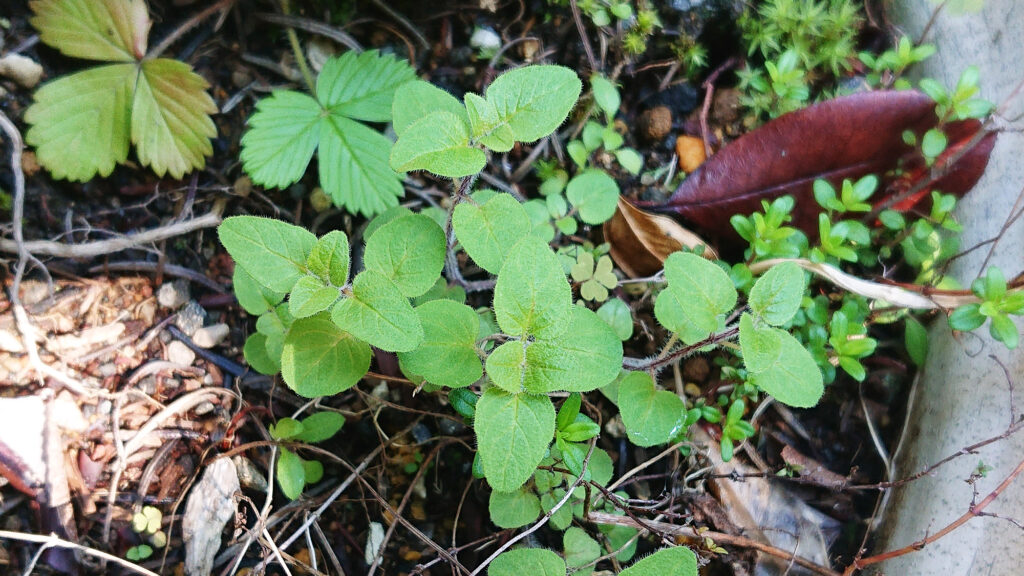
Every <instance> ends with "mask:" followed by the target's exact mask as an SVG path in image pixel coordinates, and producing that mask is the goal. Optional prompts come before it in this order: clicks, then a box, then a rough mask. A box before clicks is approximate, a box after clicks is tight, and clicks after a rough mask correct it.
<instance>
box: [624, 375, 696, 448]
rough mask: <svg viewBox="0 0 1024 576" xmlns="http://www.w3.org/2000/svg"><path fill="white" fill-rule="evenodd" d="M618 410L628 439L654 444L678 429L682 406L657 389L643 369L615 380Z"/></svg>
mask: <svg viewBox="0 0 1024 576" xmlns="http://www.w3.org/2000/svg"><path fill="white" fill-rule="evenodd" d="M618 403H619V412H620V413H621V414H622V424H623V425H624V426H625V427H626V434H627V435H628V436H629V440H630V442H632V443H634V444H636V445H637V446H644V447H646V446H655V445H657V444H664V443H666V442H668V441H669V440H670V439H671V438H672V437H673V436H675V435H676V434H678V433H679V432H680V429H681V427H682V425H683V420H684V418H685V412H686V406H685V405H684V404H683V401H682V400H680V399H679V396H676V395H675V394H673V393H672V392H668V391H665V390H657V389H655V387H654V380H652V379H651V377H650V375H648V374H647V373H646V372H630V373H629V374H628V375H627V376H626V377H625V378H623V379H622V381H621V382H619V393H618Z"/></svg>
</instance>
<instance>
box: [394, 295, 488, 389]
mask: <svg viewBox="0 0 1024 576" xmlns="http://www.w3.org/2000/svg"><path fill="white" fill-rule="evenodd" d="M416 314H417V315H418V316H419V319H420V323H421V324H422V325H423V343H422V344H420V345H419V346H417V347H416V348H415V349H414V350H412V351H410V352H400V353H399V354H398V357H399V359H401V361H402V366H404V367H405V368H408V369H409V370H410V371H412V372H413V373H415V374H417V375H419V376H422V377H423V378H425V379H426V380H427V381H428V382H431V383H433V384H438V385H441V386H449V387H451V388H457V387H461V386H469V385H470V384H472V383H473V382H476V381H477V380H479V379H480V376H481V375H482V374H483V369H482V368H481V366H480V357H479V356H477V353H476V346H475V344H476V337H477V332H478V331H479V330H480V321H479V320H478V319H477V316H476V312H474V311H473V309H472V308H470V307H469V306H466V305H465V304H460V303H458V302H455V301H452V300H432V301H430V302H427V303H425V304H421V305H419V306H417V307H416Z"/></svg>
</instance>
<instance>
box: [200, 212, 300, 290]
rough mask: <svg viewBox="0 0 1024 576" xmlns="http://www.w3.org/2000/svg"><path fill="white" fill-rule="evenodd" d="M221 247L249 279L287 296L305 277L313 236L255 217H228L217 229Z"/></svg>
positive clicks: (278, 221) (298, 228)
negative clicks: (300, 279) (222, 246)
mask: <svg viewBox="0 0 1024 576" xmlns="http://www.w3.org/2000/svg"><path fill="white" fill-rule="evenodd" d="M217 234H218V236H219V237H220V242H221V244H223V245H224V248H226V249H227V251H228V253H229V254H231V257H232V258H234V259H235V262H237V263H238V265H239V266H241V267H242V268H244V269H245V271H246V272H248V273H249V275H250V276H251V277H252V278H253V279H254V280H256V281H257V282H259V283H260V284H262V285H263V286H266V287H267V288H268V289H270V290H272V291H274V292H288V291H290V290H291V289H292V287H293V286H294V285H295V283H296V282H297V281H298V280H299V278H300V277H302V276H303V275H305V273H306V260H307V259H308V258H309V255H310V252H312V250H313V247H314V246H315V245H316V243H317V240H316V236H314V235H313V234H312V233H310V232H309V231H307V230H306V229H305V228H301V227H299V226H294V225H292V224H288V223H286V222H281V221H280V220H273V219H270V218H261V217H258V216H232V217H231V218H228V219H226V220H224V222H221V224H220V226H218V227H217Z"/></svg>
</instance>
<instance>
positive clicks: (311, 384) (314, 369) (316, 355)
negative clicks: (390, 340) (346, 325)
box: [281, 315, 371, 398]
mask: <svg viewBox="0 0 1024 576" xmlns="http://www.w3.org/2000/svg"><path fill="white" fill-rule="evenodd" d="M370 356H371V352H370V347H369V346H367V345H366V343H365V342H360V341H358V340H356V339H355V337H353V336H352V335H351V334H349V333H348V332H345V331H344V330H341V329H340V328H338V327H337V326H336V325H335V324H334V323H333V322H331V321H330V320H329V319H327V317H326V315H320V316H314V317H312V318H303V319H300V320H296V321H295V322H294V323H293V324H292V327H291V329H290V330H288V334H287V335H286V336H285V339H284V349H283V351H282V353H281V375H282V376H283V377H284V381H285V383H287V384H288V386H289V387H290V388H291V389H292V390H294V391H295V393H296V394H298V395H300V396H303V397H305V398H317V397H319V396H331V395H334V394H337V393H338V392H341V391H343V390H347V389H349V388H351V387H352V386H354V385H355V384H356V383H357V382H359V380H360V378H362V377H363V375H365V374H366V371H367V370H368V369H369V368H370Z"/></svg>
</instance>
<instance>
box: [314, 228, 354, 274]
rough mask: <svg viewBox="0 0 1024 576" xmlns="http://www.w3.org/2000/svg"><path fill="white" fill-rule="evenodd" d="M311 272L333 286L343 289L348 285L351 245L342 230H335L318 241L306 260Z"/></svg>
mask: <svg viewBox="0 0 1024 576" xmlns="http://www.w3.org/2000/svg"><path fill="white" fill-rule="evenodd" d="M306 266H307V267H308V268H309V271H310V272H312V273H313V274H316V275H317V276H319V277H320V278H321V279H323V280H324V281H327V282H330V283H331V285H333V286H335V287H338V288H341V287H342V286H344V285H345V284H347V283H348V268H349V245H348V236H346V235H345V233H344V232H342V231H341V230H333V231H331V232H328V233H327V234H324V235H323V236H321V237H320V239H319V240H317V241H316V245H314V246H313V250H312V251H310V253H309V258H308V259H307V260H306Z"/></svg>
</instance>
